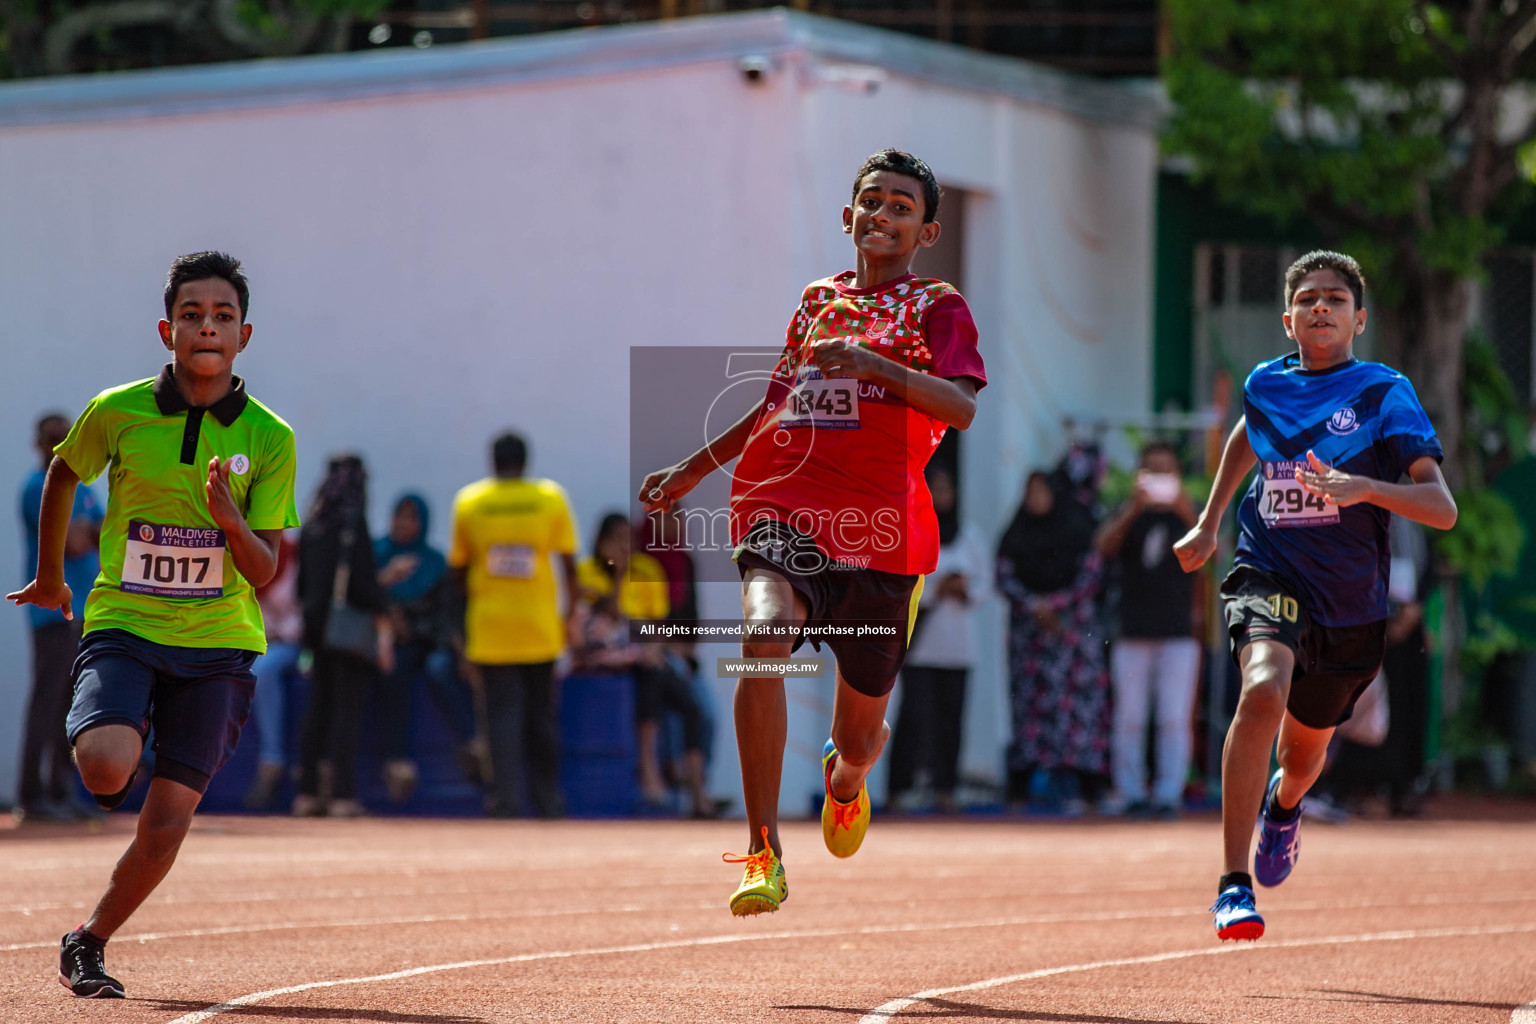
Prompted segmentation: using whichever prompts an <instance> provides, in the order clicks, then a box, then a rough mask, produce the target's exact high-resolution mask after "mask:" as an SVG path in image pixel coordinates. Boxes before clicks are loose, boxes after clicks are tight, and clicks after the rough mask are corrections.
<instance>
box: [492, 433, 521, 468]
mask: <svg viewBox="0 0 1536 1024" xmlns="http://www.w3.org/2000/svg"><path fill="white" fill-rule="evenodd" d="M491 468H493V469H495V470H496V474H497V475H498V476H509V475H510V476H521V475H522V473H523V470H525V469H527V468H528V442H527V441H524V440H523V439H522V437H521V436H520V435H518V434H514V433H512V432H511V431H508V432H507V433H505V434H501V435H499V436H498V437H497V438H496V439H495V440H494V441H492V442H491Z"/></svg>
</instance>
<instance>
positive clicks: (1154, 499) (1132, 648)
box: [1098, 441, 1200, 820]
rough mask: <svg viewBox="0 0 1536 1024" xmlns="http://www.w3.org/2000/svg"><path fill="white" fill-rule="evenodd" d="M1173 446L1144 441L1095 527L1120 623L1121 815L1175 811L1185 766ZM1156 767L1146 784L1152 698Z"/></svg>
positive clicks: (1184, 654) (1190, 694)
mask: <svg viewBox="0 0 1536 1024" xmlns="http://www.w3.org/2000/svg"><path fill="white" fill-rule="evenodd" d="M1181 470H1182V467H1181V466H1180V463H1179V453H1178V449H1177V448H1175V447H1174V446H1173V445H1172V444H1171V443H1170V442H1167V441H1151V442H1149V443H1148V444H1147V445H1146V446H1145V447H1143V448H1142V450H1141V467H1140V469H1139V470H1138V471H1137V473H1136V486H1135V488H1134V490H1133V491H1132V493H1131V497H1130V499H1129V500H1128V501H1127V502H1126V503H1125V505H1124V506H1123V507H1122V508H1121V509H1120V511H1119V513H1117V514H1116V515H1115V517H1114V518H1113V519H1111V520H1110V521H1109V522H1107V523H1105V525H1104V527H1103V529H1102V530H1100V532H1099V537H1098V545H1099V551H1100V553H1101V554H1103V556H1104V558H1105V560H1106V561H1118V562H1119V566H1120V630H1119V638H1118V639H1117V640H1116V641H1115V647H1114V651H1113V655H1112V657H1111V662H1110V668H1111V672H1112V674H1113V678H1114V694H1115V727H1114V728H1115V731H1114V748H1113V766H1114V768H1113V770H1114V782H1115V796H1114V804H1115V807H1114V808H1113V809H1118V810H1122V811H1123V812H1124V813H1125V814H1126V815H1127V816H1129V817H1151V818H1158V819H1163V820H1172V819H1174V818H1177V817H1178V816H1179V807H1180V804H1181V802H1182V799H1183V794H1184V780H1185V776H1187V775H1188V774H1189V748H1190V731H1191V728H1190V719H1191V716H1192V711H1193V708H1194V701H1195V685H1196V682H1197V681H1198V679H1199V674H1200V643H1199V641H1198V640H1196V639H1195V629H1194V581H1195V577H1193V576H1190V575H1187V574H1185V573H1184V571H1183V570H1182V569H1181V568H1180V567H1179V560H1178V559H1177V558H1176V557H1175V556H1174V554H1173V542H1174V541H1176V540H1178V539H1179V538H1180V537H1182V536H1183V535H1184V533H1185V532H1186V531H1187V530H1188V529H1189V528H1190V527H1191V526H1193V525H1194V523H1195V518H1196V513H1195V506H1194V503H1193V502H1192V501H1190V498H1189V496H1188V495H1187V494H1185V493H1184V486H1183V475H1182V471H1181ZM1154 699H1155V706H1156V722H1157V775H1156V778H1155V779H1154V781H1153V784H1152V788H1151V792H1150V794H1149V793H1148V789H1147V744H1146V735H1147V715H1148V712H1149V711H1150V710H1151V706H1152V705H1153V703H1154Z"/></svg>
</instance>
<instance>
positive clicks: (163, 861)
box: [85, 778, 203, 939]
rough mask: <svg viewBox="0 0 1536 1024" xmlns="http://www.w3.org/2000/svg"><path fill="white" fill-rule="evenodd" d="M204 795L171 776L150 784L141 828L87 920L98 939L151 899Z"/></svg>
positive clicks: (141, 812) (120, 924)
mask: <svg viewBox="0 0 1536 1024" xmlns="http://www.w3.org/2000/svg"><path fill="white" fill-rule="evenodd" d="M202 799H203V795H202V794H201V793H199V792H198V791H197V790H195V789H193V788H192V787H190V786H184V785H182V784H181V783H179V782H172V781H171V780H170V779H161V778H157V779H154V780H152V781H151V782H150V784H149V795H148V796H146V797H145V798H144V808H143V810H141V811H139V827H138V832H137V833H136V834H135V835H134V837H133V842H132V843H131V844H130V845H129V847H128V850H127V852H126V853H124V854H123V856H122V858H121V859H120V860H118V862H117V867H115V868H113V869H112V880H111V881H110V882H109V883H107V891H106V892H105V893H104V894H103V895H102V897H101V902H99V903H97V904H96V909H95V910H93V911H91V916H90V917H88V918H86V919H85V927H86V930H87V931H89V932H90V933H91V934H92V935H95V936H96V937H97V938H102V939H110V938H111V937H112V933H113V932H115V931H117V930H118V929H119V928H121V927H122V925H123V922H124V921H126V920H128V918H129V917H130V916H131V915H132V914H133V912H134V911H135V910H137V909H139V905H140V904H142V903H143V902H144V901H145V900H146V899H148V898H149V894H150V893H152V892H154V891H155V887H156V886H158V885H159V884H160V882H161V881H162V880H163V879H164V878H165V875H166V872H168V871H170V870H171V865H172V864H174V863H176V853H177V851H179V850H180V849H181V841H182V840H183V839H185V838H186V837H187V830H188V829H190V828H191V827H192V814H193V812H194V811H196V810H197V805H198V803H199V802H200V801H201V800H202Z"/></svg>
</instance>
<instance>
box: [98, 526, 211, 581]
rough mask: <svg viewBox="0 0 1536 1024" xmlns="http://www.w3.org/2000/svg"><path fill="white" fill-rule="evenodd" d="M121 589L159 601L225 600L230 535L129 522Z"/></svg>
mask: <svg viewBox="0 0 1536 1024" xmlns="http://www.w3.org/2000/svg"><path fill="white" fill-rule="evenodd" d="M119 589H121V590H126V591H128V592H129V593H131V594H150V595H152V596H154V597H183V598H186V597H190V598H211V597H223V596H224V531H223V530H220V529H216V528H210V527H201V526H156V525H155V524H153V523H141V522H138V521H137V520H134V521H131V522H129V524H128V544H127V547H126V549H125V551H124V554H123V581H122V583H121V584H119Z"/></svg>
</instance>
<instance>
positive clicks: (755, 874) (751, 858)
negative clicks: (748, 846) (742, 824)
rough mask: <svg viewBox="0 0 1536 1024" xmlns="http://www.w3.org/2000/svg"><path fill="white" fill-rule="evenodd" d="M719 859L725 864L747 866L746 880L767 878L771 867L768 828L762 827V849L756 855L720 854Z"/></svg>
mask: <svg viewBox="0 0 1536 1024" xmlns="http://www.w3.org/2000/svg"><path fill="white" fill-rule="evenodd" d="M720 859H721V860H723V861H725V862H726V863H727V864H745V865H746V866H747V880H748V881H761V880H764V879H766V878H767V877H768V872H769V869H770V868H771V867H772V866H773V861H774V856H773V847H772V846H770V845H769V844H768V826H767V825H764V826H763V848H762V849H761V850H758V851H757V852H756V853H748V854H740V853H722V854H721V855H720Z"/></svg>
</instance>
